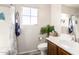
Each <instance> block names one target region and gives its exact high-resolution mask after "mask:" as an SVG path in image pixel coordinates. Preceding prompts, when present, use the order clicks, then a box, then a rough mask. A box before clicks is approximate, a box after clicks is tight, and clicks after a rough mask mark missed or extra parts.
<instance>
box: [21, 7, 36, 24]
mask: <svg viewBox="0 0 79 59" xmlns="http://www.w3.org/2000/svg"><path fill="white" fill-rule="evenodd" d="M23 8H30V15H24V14H23ZM32 9H37V15H36V16H35V15H34V16H33V15H31V14H32V13H31V12H32ZM24 16H28V17H29V18H30V19H29V21H30V22H29V24H28V23H23V22H22V21H23V20H22V17H24ZM32 17H36V18H37V19H36V23H35V24H32V19H31V18H32ZM37 23H38V8H32V7H22V13H21V25H37Z"/></svg>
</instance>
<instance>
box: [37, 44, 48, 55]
mask: <svg viewBox="0 0 79 59" xmlns="http://www.w3.org/2000/svg"><path fill="white" fill-rule="evenodd" d="M38 49H39V50H40V52H41V55H46V54H47V43H41V44H39V45H38Z"/></svg>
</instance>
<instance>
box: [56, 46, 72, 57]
mask: <svg viewBox="0 0 79 59" xmlns="http://www.w3.org/2000/svg"><path fill="white" fill-rule="evenodd" d="M58 55H71V54H70V53H68V52H67V51H65V50H63V49H62V48H60V47H58Z"/></svg>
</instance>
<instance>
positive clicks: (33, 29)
mask: <svg viewBox="0 0 79 59" xmlns="http://www.w3.org/2000/svg"><path fill="white" fill-rule="evenodd" d="M15 6H16V8H17V10H18V11H19V13H21V7H22V6H26V7H34V8H38V24H37V25H32V26H21V32H22V33H21V36H20V37H19V38H18V52H19V53H26V52H29V51H32V50H37V45H38V44H39V42H40V41H39V37H40V28H41V27H42V26H45V25H48V24H49V23H50V5H45V4H44V5H43V4H41V5H40V4H38V5H37V4H35V5H34V4H33V5H15ZM20 21H21V20H20Z"/></svg>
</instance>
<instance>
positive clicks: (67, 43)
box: [59, 40, 73, 48]
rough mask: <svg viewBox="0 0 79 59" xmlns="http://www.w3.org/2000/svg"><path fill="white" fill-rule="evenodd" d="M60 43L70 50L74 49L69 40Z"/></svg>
mask: <svg viewBox="0 0 79 59" xmlns="http://www.w3.org/2000/svg"><path fill="white" fill-rule="evenodd" d="M59 42H60V43H61V44H62V46H63V47H66V48H70V47H73V45H72V43H71V42H70V41H67V40H59Z"/></svg>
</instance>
